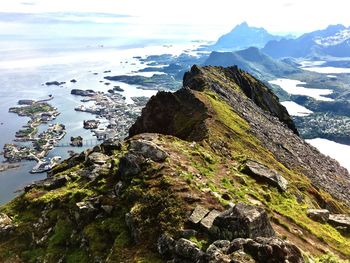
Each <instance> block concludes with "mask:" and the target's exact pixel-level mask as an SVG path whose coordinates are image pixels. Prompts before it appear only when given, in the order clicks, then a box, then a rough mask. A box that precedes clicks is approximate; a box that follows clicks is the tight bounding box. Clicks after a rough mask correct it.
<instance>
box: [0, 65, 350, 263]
mask: <svg viewBox="0 0 350 263" xmlns="http://www.w3.org/2000/svg"><path fill="white" fill-rule="evenodd" d="M276 109H277V110H276ZM285 112H286V111H285V109H284V108H283V107H282V106H281V105H280V104H279V102H278V99H277V98H276V97H275V95H274V94H273V93H272V92H271V91H269V89H268V88H267V87H266V86H265V85H264V84H263V83H261V82H260V81H259V80H257V79H256V78H254V77H253V76H251V75H250V74H248V73H246V72H244V71H242V70H240V69H238V68H237V67H231V68H223V67H209V66H208V67H199V66H193V67H192V68H191V70H190V71H189V72H188V73H186V74H185V76H184V87H183V88H182V89H180V90H178V91H176V92H175V93H170V92H159V93H158V94H157V95H155V96H154V97H152V98H151V100H150V101H149V102H148V104H147V106H146V107H145V108H144V109H143V111H142V115H141V116H140V117H139V118H138V120H137V121H136V122H135V124H134V125H133V126H132V127H131V128H130V133H129V135H130V136H129V138H127V139H126V140H125V141H122V142H117V141H107V142H104V143H103V144H101V145H99V146H96V147H95V148H94V149H90V150H87V151H85V152H83V153H81V154H77V155H74V156H72V157H71V158H70V159H68V160H65V161H63V162H62V163H61V164H60V165H59V166H57V167H55V168H54V169H53V170H52V171H51V173H50V174H49V177H48V178H47V179H45V180H43V181H41V182H37V183H35V184H33V185H31V186H27V187H26V188H25V189H24V192H23V194H21V195H20V196H19V197H17V198H16V199H14V200H13V201H12V202H10V203H9V204H7V205H5V206H4V207H2V208H1V211H0V260H1V261H3V262H155V263H157V262H168V261H169V260H170V261H171V260H172V261H173V262H203V263H206V262H211V263H219V262H232V261H233V262H245V263H254V262H259V263H263V262H268V263H277V262H285V261H286V260H288V262H291V263H302V262H308V261H307V260H309V259H310V260H314V259H315V260H321V259H322V258H325V257H326V258H329V257H333V256H330V255H325V256H322V255H323V254H325V253H326V251H331V252H333V253H335V254H337V255H338V256H339V257H342V258H348V257H349V256H350V249H349V247H350V240H349V239H348V237H347V234H346V233H347V231H349V230H350V228H349V227H347V226H346V225H345V226H344V225H339V224H340V223H339V222H343V221H341V220H340V219H339V214H341V215H342V216H343V217H344V218H347V215H348V214H349V212H350V204H349V200H350V199H349V192H348V191H347V189H348V186H349V184H350V180H349V174H348V172H347V171H346V170H345V169H344V168H342V167H340V166H339V164H338V163H337V162H336V161H334V160H332V159H330V158H329V157H326V156H324V155H322V154H320V153H319V152H318V151H317V150H316V149H315V148H313V147H312V146H310V145H308V144H307V143H306V142H304V141H303V140H302V139H301V138H300V137H299V136H297V135H296V134H295V132H293V130H292V129H290V128H288V126H287V124H288V123H289V126H291V125H292V124H293V123H292V122H291V123H290V120H291V119H290V118H289V117H288V116H289V115H285V114H284V113H285ZM273 114H274V115H275V116H273ZM287 114H288V113H287ZM280 119H281V120H282V121H284V122H281V121H280ZM321 208H322V209H323V210H322V211H323V213H325V214H326V215H328V217H326V216H323V217H322V219H319V218H318V217H317V214H316V215H315V213H317V211H318V212H319V211H320V210H319V209H321ZM310 209H316V210H310ZM325 209H326V210H325ZM325 211H327V212H325ZM319 213H320V212H319ZM337 215H338V217H337ZM343 217H342V218H343ZM315 218H316V219H315ZM337 218H338V219H337ZM322 220H324V221H322ZM320 262H322V261H320ZM339 262H340V261H339Z"/></svg>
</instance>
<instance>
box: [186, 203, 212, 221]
mask: <svg viewBox="0 0 350 263" xmlns="http://www.w3.org/2000/svg"><path fill="white" fill-rule="evenodd" d="M208 213H209V210H208V209H207V208H205V207H203V206H197V207H196V208H195V209H194V210H193V212H192V214H191V216H190V218H189V219H188V220H189V221H190V222H192V223H194V224H198V223H199V222H200V221H201V220H202V219H203V218H204V217H205V216H206V215H207V214H208Z"/></svg>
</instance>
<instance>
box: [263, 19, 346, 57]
mask: <svg viewBox="0 0 350 263" xmlns="http://www.w3.org/2000/svg"><path fill="white" fill-rule="evenodd" d="M262 51H263V52H264V53H266V54H268V55H270V56H271V57H274V58H281V57H308V56H309V57H311V56H319V55H330V56H336V57H349V56H350V27H349V28H346V27H345V26H343V25H332V26H329V27H327V28H326V29H324V30H317V31H314V32H311V33H307V34H304V35H302V36H300V37H299V38H296V39H281V40H272V41H269V42H268V43H267V44H266V45H265V47H264V48H263V49H262Z"/></svg>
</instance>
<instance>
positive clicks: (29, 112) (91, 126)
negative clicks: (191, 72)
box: [3, 86, 148, 173]
mask: <svg viewBox="0 0 350 263" xmlns="http://www.w3.org/2000/svg"><path fill="white" fill-rule="evenodd" d="M120 91H122V89H121V88H120V87H119V86H114V87H113V88H112V89H109V90H108V91H107V92H100V91H99V92H96V91H94V90H80V89H72V90H71V94H72V95H74V96H81V97H84V98H83V99H81V100H80V101H81V102H82V104H81V105H79V106H77V107H75V109H74V110H75V111H80V112H86V113H90V114H92V115H94V116H95V119H93V118H91V119H88V120H84V121H83V123H82V127H83V128H84V129H88V130H91V132H92V133H93V135H94V136H95V137H96V141H104V140H108V139H123V138H125V137H126V136H127V134H128V128H129V127H130V126H131V125H132V123H133V122H134V121H135V119H136V118H137V116H139V115H140V113H141V110H142V108H143V107H144V106H145V105H146V103H147V101H148V98H147V97H132V98H131V99H132V101H133V103H129V104H128V103H127V102H126V99H125V97H123V96H122V95H121V94H120V93H118V92H120ZM52 99H53V96H52V95H50V96H49V98H47V99H45V100H40V101H35V100H19V101H18V106H16V107H11V108H10V109H9V112H12V113H16V114H17V115H19V116H25V117H29V121H28V122H27V124H26V125H24V126H23V127H22V128H21V129H20V130H18V131H17V132H16V134H15V139H14V143H7V144H5V145H4V148H3V156H4V158H5V159H6V163H5V164H4V165H3V169H10V168H12V167H18V163H19V162H21V161H22V160H34V161H36V162H37V164H36V165H35V166H34V167H33V168H32V170H31V173H41V172H46V171H49V170H51V169H52V168H53V167H54V166H55V165H56V164H58V163H59V162H60V160H61V157H60V156H54V157H51V158H48V157H47V156H48V154H49V152H50V151H51V150H52V149H54V148H55V147H56V146H57V145H58V144H59V143H60V141H61V140H62V139H63V138H64V136H65V135H66V133H67V131H66V127H65V125H63V124H53V123H50V122H52V121H54V120H55V119H56V117H57V116H58V115H59V114H60V113H59V112H58V110H57V108H55V107H53V106H51V105H50V104H49V101H50V100H52ZM91 102H93V103H92V104H91ZM41 124H49V125H48V128H47V129H46V130H45V131H43V132H41V133H39V128H38V127H39V126H40V125H41ZM68 145H69V146H71V147H82V146H83V145H84V139H83V137H82V136H76V137H71V138H70V142H69V143H68Z"/></svg>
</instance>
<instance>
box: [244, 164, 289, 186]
mask: <svg viewBox="0 0 350 263" xmlns="http://www.w3.org/2000/svg"><path fill="white" fill-rule="evenodd" d="M242 172H243V173H245V174H247V175H250V176H252V177H254V178H256V179H259V180H263V181H265V182H267V183H269V184H271V185H273V186H275V187H277V188H278V189H279V190H281V191H283V192H285V191H286V190H287V187H288V181H287V180H286V179H285V178H284V177H283V176H282V175H280V174H279V173H278V172H276V171H275V170H272V169H269V168H267V167H266V166H265V165H263V164H261V163H258V162H256V161H252V160H248V161H247V162H246V163H245V166H244V168H243V169H242Z"/></svg>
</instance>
